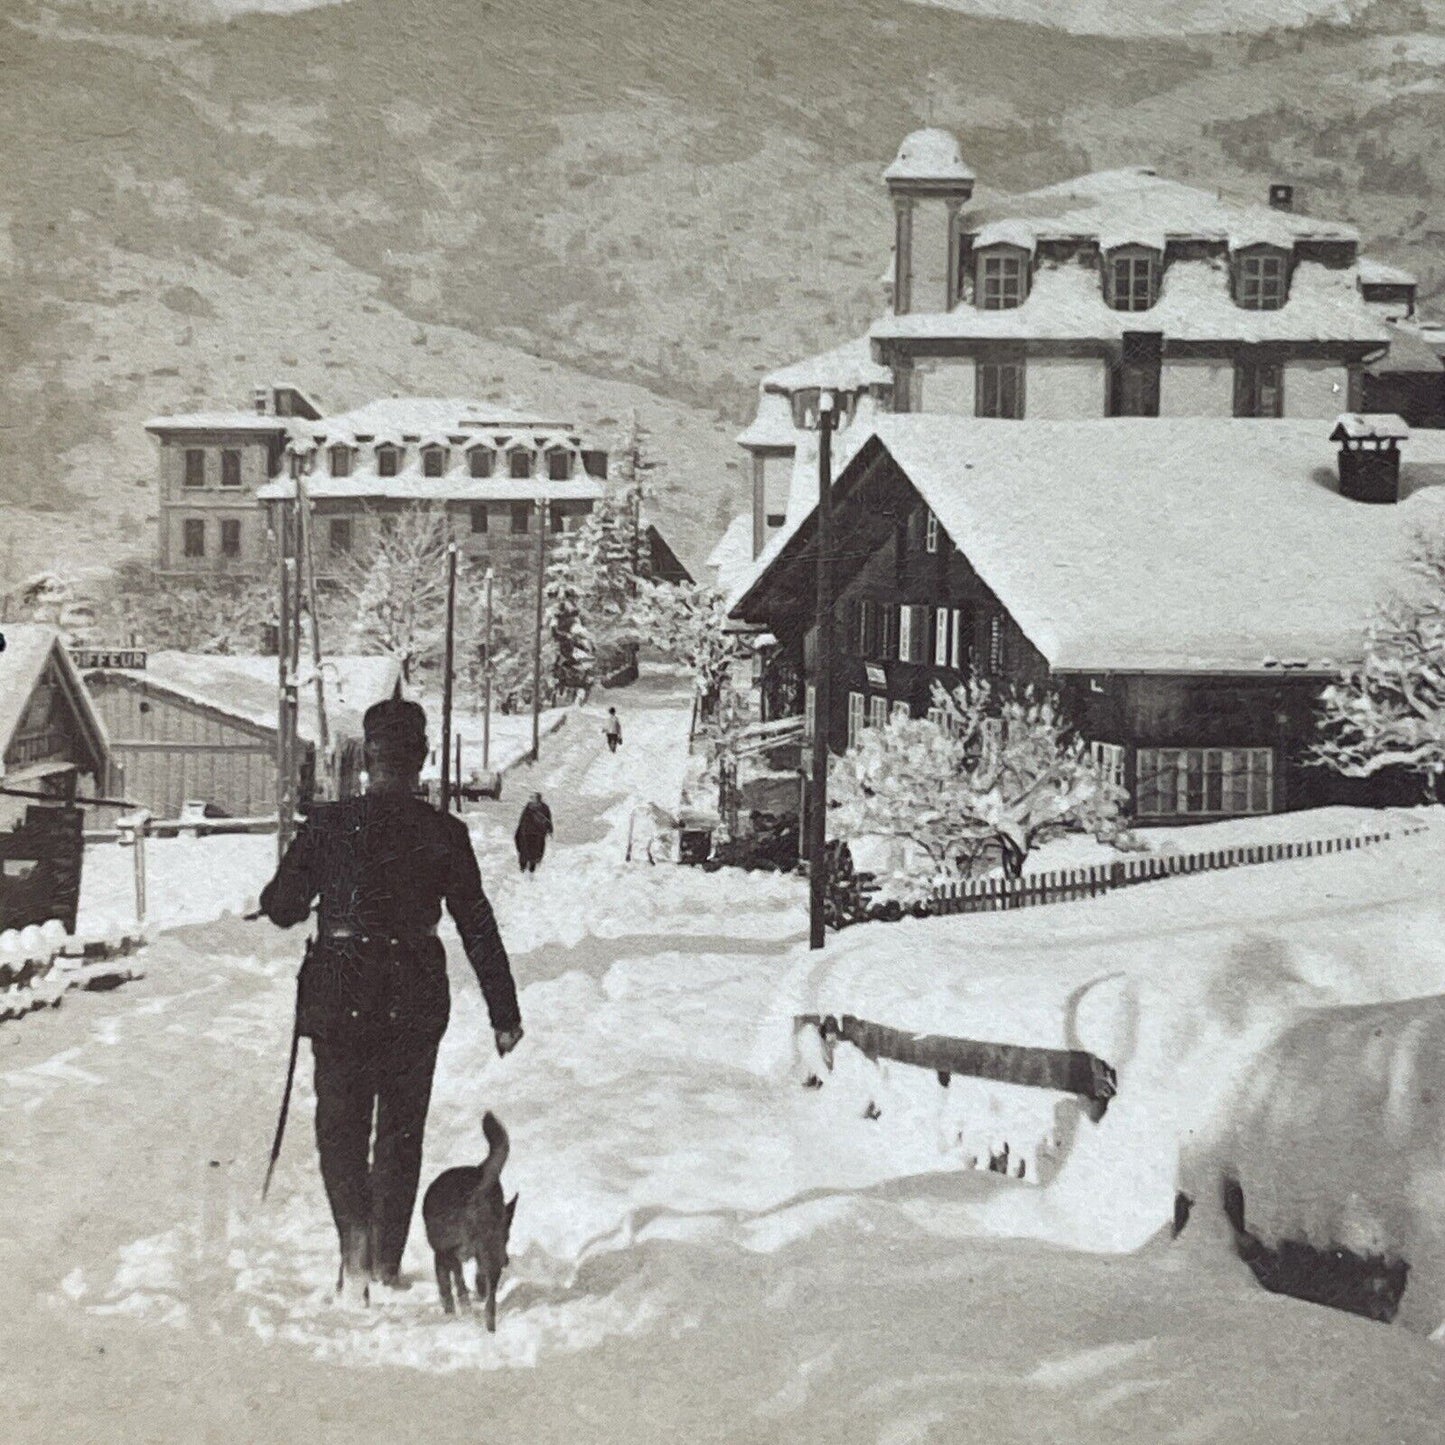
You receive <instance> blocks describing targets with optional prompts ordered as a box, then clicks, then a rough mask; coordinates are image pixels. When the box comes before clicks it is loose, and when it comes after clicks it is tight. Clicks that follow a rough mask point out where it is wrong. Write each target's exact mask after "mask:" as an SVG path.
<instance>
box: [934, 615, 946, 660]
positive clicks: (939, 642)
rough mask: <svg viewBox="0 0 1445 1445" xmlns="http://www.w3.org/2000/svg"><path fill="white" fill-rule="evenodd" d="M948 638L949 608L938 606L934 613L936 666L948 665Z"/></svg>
mask: <svg viewBox="0 0 1445 1445" xmlns="http://www.w3.org/2000/svg"><path fill="white" fill-rule="evenodd" d="M948 638H949V632H948V608H946V607H939V608H936V609H935V610H934V614H933V663H934V666H935V667H947V666H948Z"/></svg>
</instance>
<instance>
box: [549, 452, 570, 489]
mask: <svg viewBox="0 0 1445 1445" xmlns="http://www.w3.org/2000/svg"><path fill="white" fill-rule="evenodd" d="M571 475H572V453H571V452H569V451H564V450H563V449H562V448H561V447H555V448H553V450H551V451H550V452H548V453H547V479H548V480H549V481H553V482H565V481H566V480H567V479H568V478H569V477H570V476H571Z"/></svg>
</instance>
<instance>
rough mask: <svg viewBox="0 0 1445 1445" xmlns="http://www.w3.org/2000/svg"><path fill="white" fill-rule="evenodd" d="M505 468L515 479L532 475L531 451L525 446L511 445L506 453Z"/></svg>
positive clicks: (523, 478) (518, 479) (521, 479)
mask: <svg viewBox="0 0 1445 1445" xmlns="http://www.w3.org/2000/svg"><path fill="white" fill-rule="evenodd" d="M507 469H508V472H509V474H510V475H511V476H512V477H513V478H514V479H515V480H517V481H523V480H525V479H526V478H528V477H530V476H531V475H532V453H531V452H530V451H529V450H528V449H527V448H526V447H513V448H512V450H511V451H509V452H508V453H507Z"/></svg>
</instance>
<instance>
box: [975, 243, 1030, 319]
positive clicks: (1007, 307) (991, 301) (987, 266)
mask: <svg viewBox="0 0 1445 1445" xmlns="http://www.w3.org/2000/svg"><path fill="white" fill-rule="evenodd" d="M974 267H975V270H974V285H973V299H974V304H975V305H976V306H977V307H978V308H979V310H981V311H1011V310H1013V308H1014V307H1015V306H1022V305H1023V303H1024V301H1025V300H1026V299H1027V297H1028V294H1029V258H1028V253H1027V252H1026V251H1024V250H1022V249H1021V248H1020V247H1018V246H989V247H986V248H985V249H983V250H978V251H975V252H974Z"/></svg>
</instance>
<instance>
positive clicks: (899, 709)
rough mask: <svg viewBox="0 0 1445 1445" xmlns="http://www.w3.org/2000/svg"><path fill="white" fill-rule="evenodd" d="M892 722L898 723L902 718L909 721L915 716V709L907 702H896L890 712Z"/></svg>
mask: <svg viewBox="0 0 1445 1445" xmlns="http://www.w3.org/2000/svg"><path fill="white" fill-rule="evenodd" d="M889 716H890V718H891V720H892V721H894V722H897V721H898V720H899V719H900V718H903V719H907V718H911V717H912V716H913V709H912V708H911V707H909V706H908V704H907V703H906V702H895V703H894V704H893V706H892V708H891V709H890V710H889Z"/></svg>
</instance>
